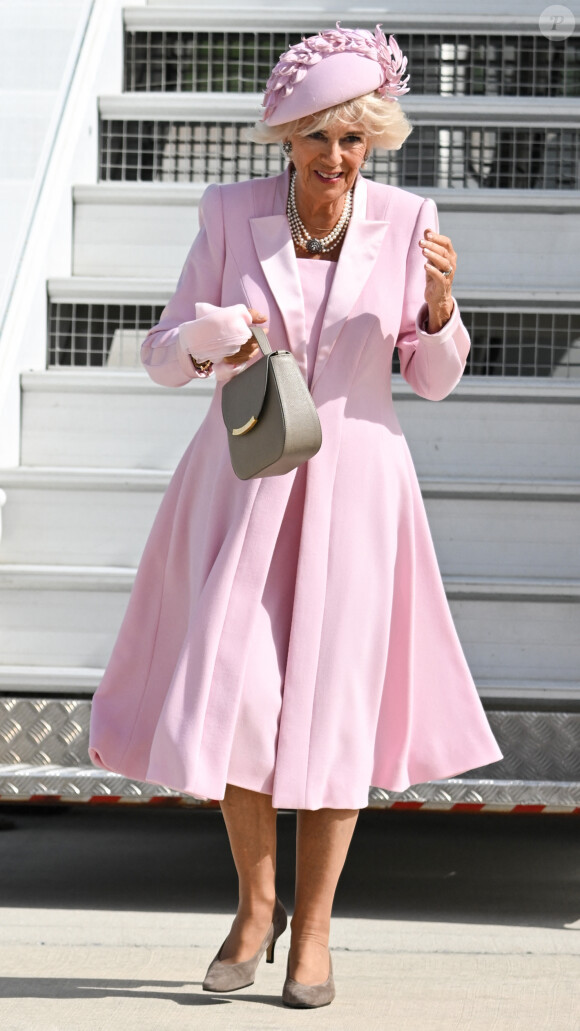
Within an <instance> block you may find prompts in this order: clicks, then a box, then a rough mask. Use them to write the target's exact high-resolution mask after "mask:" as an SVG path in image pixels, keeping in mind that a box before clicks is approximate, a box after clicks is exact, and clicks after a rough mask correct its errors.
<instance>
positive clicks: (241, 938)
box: [220, 784, 277, 963]
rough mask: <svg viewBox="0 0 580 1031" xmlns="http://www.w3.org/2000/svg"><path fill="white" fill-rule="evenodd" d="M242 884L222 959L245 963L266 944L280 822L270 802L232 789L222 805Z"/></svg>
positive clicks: (248, 792)
mask: <svg viewBox="0 0 580 1031" xmlns="http://www.w3.org/2000/svg"><path fill="white" fill-rule="evenodd" d="M220 805H221V809H222V813H223V816H224V820H225V824H226V829H227V832H228V837H229V839H230V847H231V850H232V855H233V857H234V863H235V865H236V870H237V873H238V881H239V905H238V911H237V914H236V917H235V920H234V922H233V924H232V929H231V931H230V933H229V935H228V937H227V938H226V940H225V942H224V945H223V948H222V952H221V956H220V959H221V960H222V961H223V962H229V963H242V962H243V961H244V960H246V959H250V957H251V956H253V955H254V954H255V953H256V952H257V951H258V949H259V947H260V945H261V944H262V942H263V940H264V938H265V936H266V934H267V932H268V928H269V926H270V924H271V923H272V913H273V910H274V903H275V901H276V884H275V879H276V816H277V810H276V809H273V808H272V796H271V795H264V794H262V793H260V792H258V791H247V790H246V789H245V788H238V787H235V786H234V785H233V784H228V785H227V787H226V793H225V797H224V799H223V801H222V802H221V803H220Z"/></svg>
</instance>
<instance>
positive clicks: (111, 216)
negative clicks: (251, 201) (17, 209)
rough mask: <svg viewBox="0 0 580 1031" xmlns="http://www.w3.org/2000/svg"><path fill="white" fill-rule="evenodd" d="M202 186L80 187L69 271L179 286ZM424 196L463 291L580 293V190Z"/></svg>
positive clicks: (431, 193) (446, 192)
mask: <svg viewBox="0 0 580 1031" xmlns="http://www.w3.org/2000/svg"><path fill="white" fill-rule="evenodd" d="M204 188H205V184H203V183H194V184H172V183H156V184H154V185H151V184H144V183H137V184H132V183H121V184H117V183H99V184H98V185H96V186H77V187H75V190H74V241H73V273H74V274H75V275H80V276H131V277H138V276H143V277H145V278H159V277H162V278H165V277H167V278H171V277H172V276H174V277H175V279H177V276H178V275H179V272H180V271H181V268H182V265H183V262H184V260H185V257H186V254H187V251H188V250H189V247H190V245H191V243H192V241H193V239H194V237H195V235H196V233H197V225H198V223H197V214H196V209H197V206H198V204H199V200H200V197H201V194H202V193H203V190H204ZM417 192H421V191H417ZM423 192H424V191H423ZM428 193H429V196H431V197H433V198H434V199H435V200H436V201H437V204H438V207H439V211H440V215H441V229H442V231H443V232H445V233H446V234H447V235H448V236H450V237H451V238H452V240H453V244H454V247H455V250H456V251H457V253H458V254H459V255H460V258H461V261H460V264H459V266H458V272H457V276H456V282H457V285H458V286H461V284H467V283H469V284H470V285H471V286H474V287H493V286H494V285H496V284H497V283H501V284H502V286H503V288H504V289H505V288H507V287H514V288H515V287H522V288H525V287H528V288H530V289H534V288H543V289H561V290H575V289H577V287H578V271H579V269H578V248H577V240H578V236H579V234H580V196H579V195H578V194H577V193H576V192H574V191H569V194H570V195H566V193H563V192H562V191H550V190H545V191H536V190H527V191H517V192H516V191H513V192H512V191H508V190H506V191H502V190H477V191H471V190H433V189H429V191H428ZM465 194H467V196H465ZM555 238H557V240H558V246H557V247H554V246H553V243H554V239H555ZM483 241H485V261H483V260H482V242H483ZM539 268H541V278H539V277H538V269H539Z"/></svg>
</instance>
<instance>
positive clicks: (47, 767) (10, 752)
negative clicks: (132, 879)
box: [0, 697, 580, 811]
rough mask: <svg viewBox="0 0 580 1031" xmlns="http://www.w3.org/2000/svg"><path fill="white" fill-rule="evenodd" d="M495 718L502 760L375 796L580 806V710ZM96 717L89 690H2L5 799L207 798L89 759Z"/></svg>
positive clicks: (456, 803)
mask: <svg viewBox="0 0 580 1031" xmlns="http://www.w3.org/2000/svg"><path fill="white" fill-rule="evenodd" d="M488 717H489V720H490V723H491V725H492V728H493V730H494V733H495V734H496V736H497V738H498V741H499V743H500V747H502V749H503V750H504V752H505V759H503V760H502V761H501V762H499V763H494V764H492V765H491V766H488V767H485V768H482V769H480V770H473V771H471V773H470V775H468V776H463V777H460V778H452V779H449V780H446V781H433V782H431V783H428V784H419V785H413V786H412V787H411V788H409V789H408V790H407V791H404V792H392V791H386V790H384V789H381V788H374V787H373V788H371V789H370V793H369V805H370V806H371V807H373V808H389V807H391V806H393V805H398V806H406V807H413V806H419V807H426V808H455V807H459V808H461V807H472V808H473V807H476V808H478V807H479V808H486V809H487V808H490V807H491V808H498V809H507V810H510V809H517V808H520V807H530V806H531V807H540V808H542V809H545V808H546V807H547V808H549V809H550V810H553V809H558V810H559V811H560V810H561V811H575V810H576V809H578V811H580V713H565V712H559V713H541V712H506V711H497V712H489V713H488ZM89 719H90V701H89V700H88V699H62V698H60V699H58V698H51V699H46V698H16V697H14V698H0V801H27V800H28V801H38V800H42V799H44V800H45V801H48V800H55V801H65V802H75V801H76V802H93V803H94V802H97V801H101V802H107V801H108V802H117V801H118V802H143V803H148V804H149V803H156V804H157V803H161V802H163V801H167V802H173V804H191V805H199V804H201V802H200V800H198V799H194V798H192V797H191V796H185V795H180V794H179V793H177V792H174V791H171V790H170V789H168V788H164V787H160V786H158V785H155V784H143V783H140V782H138V781H134V780H131V779H129V778H125V777H121V776H119V775H117V774H115V773H110V772H108V771H105V770H100V769H96V768H95V767H93V766H91V765H90V764H89V762H88V754H87V746H88V731H89Z"/></svg>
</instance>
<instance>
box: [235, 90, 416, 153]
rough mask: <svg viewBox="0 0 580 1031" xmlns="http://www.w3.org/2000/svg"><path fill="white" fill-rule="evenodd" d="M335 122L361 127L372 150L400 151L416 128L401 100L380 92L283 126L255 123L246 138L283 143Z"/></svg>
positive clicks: (317, 130) (252, 140) (357, 98)
mask: <svg viewBox="0 0 580 1031" xmlns="http://www.w3.org/2000/svg"><path fill="white" fill-rule="evenodd" d="M336 123H338V124H340V125H351V126H352V125H357V126H360V127H361V130H362V132H363V134H364V135H365V136H366V137H367V140H368V145H369V149H371V150H372V148H373V147H381V148H382V149H384V150H399V149H400V147H402V146H403V143H404V142H405V140H406V139H407V136H409V134H410V133H411V132H412V131H413V126H412V125H411V123H410V122H409V120H408V118H407V116H406V114H405V113H404V111H403V110H402V108H401V107H400V105H399V102H398V100H383V99H382V97H380V96H379V95H378V94H377V93H365V95H364V96H362V97H355V99H354V100H347V101H346V102H345V103H344V104H337V105H336V107H328V108H326V110H324V111H319V112H317V113H316V114H314V115H307V116H306V117H304V118H298V119H296V120H295V121H293V122H283V123H282V125H266V123H265V122H256V123H255V125H253V126H252V127H251V128H250V129H248V130H247V131H246V138H247V139H248V140H250V141H251V142H253V143H282V141H283V140H287V139H289V138H290V136H295V135H298V136H307V135H308V134H309V133H311V132H320V131H321V130H324V129H328V127H329V126H330V125H335V124H336Z"/></svg>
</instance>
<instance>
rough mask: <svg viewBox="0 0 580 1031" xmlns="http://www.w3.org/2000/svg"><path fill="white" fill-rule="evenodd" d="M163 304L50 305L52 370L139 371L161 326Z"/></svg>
mask: <svg viewBox="0 0 580 1031" xmlns="http://www.w3.org/2000/svg"><path fill="white" fill-rule="evenodd" d="M162 311H163V305H161V304H80V303H77V302H72V303H69V302H66V303H65V302H62V301H52V302H51V303H50V305H49V313H48V323H49V332H48V338H49V353H48V365H49V368H62V367H63V366H70V365H73V366H96V367H102V366H108V367H110V368H112V367H119V366H124V367H127V366H129V367H135V366H138V365H139V349H140V344H141V341H142V340H143V339H144V337H145V335H146V333H147V331H148V330H149V329H150V328H151V326H153V325H155V324H156V323H157V322H159V319H160V317H161V312H162Z"/></svg>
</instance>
